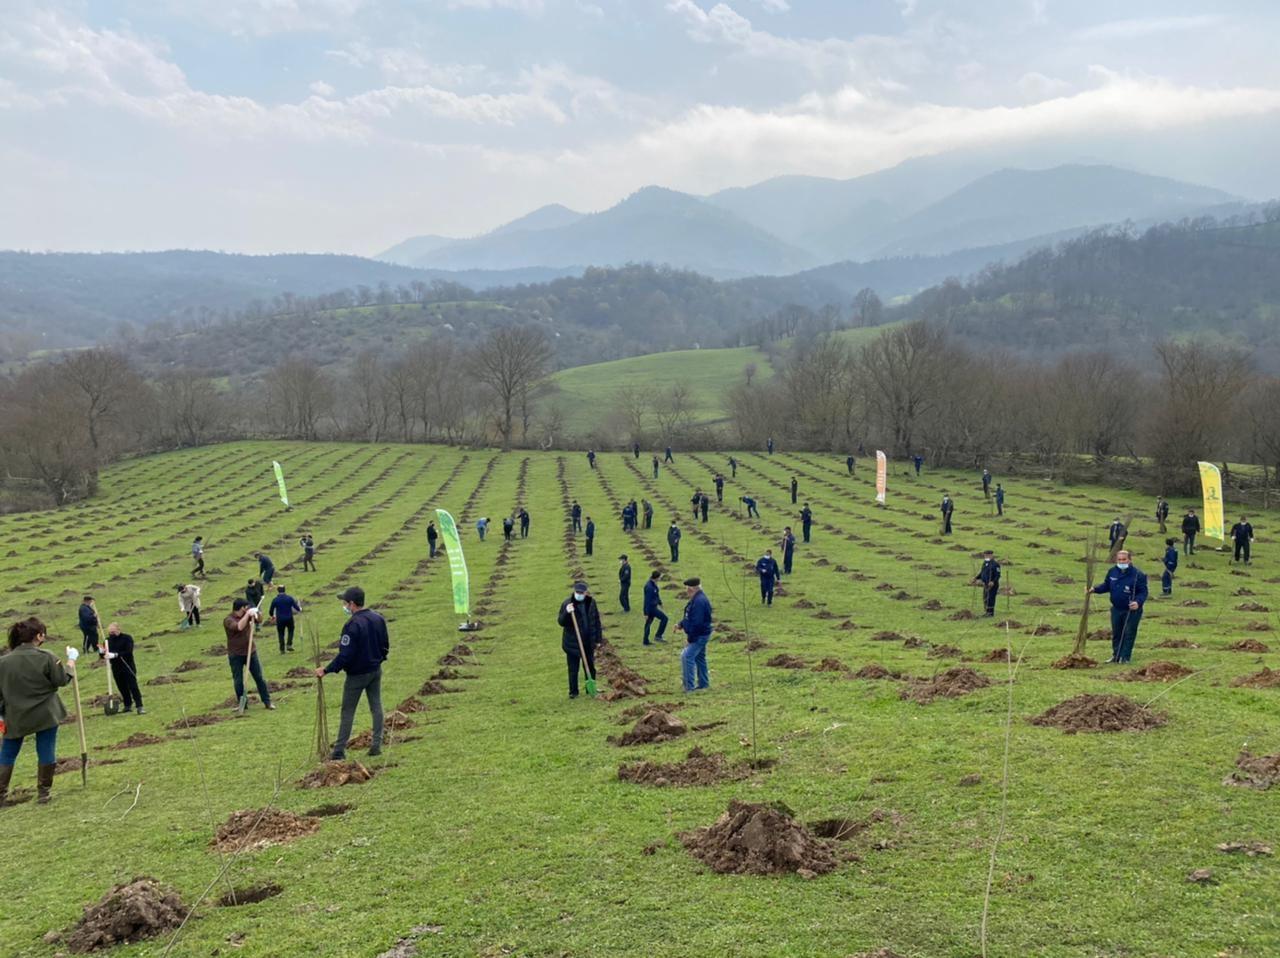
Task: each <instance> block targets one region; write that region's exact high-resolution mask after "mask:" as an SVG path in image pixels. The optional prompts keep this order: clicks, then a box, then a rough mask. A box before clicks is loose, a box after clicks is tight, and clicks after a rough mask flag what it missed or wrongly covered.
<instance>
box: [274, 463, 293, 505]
mask: <svg viewBox="0 0 1280 958" xmlns="http://www.w3.org/2000/svg"><path fill="white" fill-rule="evenodd" d="M271 465H272V466H273V467H275V470H276V485H278V486H279V487H280V501H281V502H283V503H284V507H285V508H286V509H288V508H289V492H288V490H286V489H285V487H284V469H282V468H281V466H280V463H278V462H276V461H275V460H272V462H271Z"/></svg>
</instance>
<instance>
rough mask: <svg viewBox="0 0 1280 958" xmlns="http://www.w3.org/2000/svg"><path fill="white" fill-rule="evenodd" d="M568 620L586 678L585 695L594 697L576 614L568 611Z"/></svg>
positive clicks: (594, 691) (594, 692)
mask: <svg viewBox="0 0 1280 958" xmlns="http://www.w3.org/2000/svg"><path fill="white" fill-rule="evenodd" d="M569 618H570V619H572V620H573V634H574V635H576V636H577V637H578V651H579V652H580V653H581V654H582V671H583V672H585V673H586V676H587V694H588V695H589V696H591V697H592V698H595V696H596V680H595V679H593V678H592V677H591V668H590V667H589V666H588V665H587V647H586V646H585V645H583V644H582V632H581V630H580V629H579V628H578V613H577V612H575V611H573V610H570V612H569Z"/></svg>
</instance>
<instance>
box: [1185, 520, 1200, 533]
mask: <svg viewBox="0 0 1280 958" xmlns="http://www.w3.org/2000/svg"><path fill="white" fill-rule="evenodd" d="M1199 531H1200V517H1199V516H1183V517H1182V534H1183V535H1189V534H1191V533H1192V532H1199Z"/></svg>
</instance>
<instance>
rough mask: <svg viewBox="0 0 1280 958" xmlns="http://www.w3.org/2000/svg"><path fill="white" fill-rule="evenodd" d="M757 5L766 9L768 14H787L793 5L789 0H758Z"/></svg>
mask: <svg viewBox="0 0 1280 958" xmlns="http://www.w3.org/2000/svg"><path fill="white" fill-rule="evenodd" d="M756 3H758V4H760V6H762V7H764V9H765V11H766V12H768V13H786V12H787V11H788V10H790V9H791V4H790V3H788V2H787V0H756Z"/></svg>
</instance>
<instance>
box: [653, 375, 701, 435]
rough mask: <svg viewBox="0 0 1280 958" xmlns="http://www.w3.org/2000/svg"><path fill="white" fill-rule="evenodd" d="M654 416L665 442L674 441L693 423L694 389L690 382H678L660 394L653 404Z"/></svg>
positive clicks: (659, 433) (659, 432)
mask: <svg viewBox="0 0 1280 958" xmlns="http://www.w3.org/2000/svg"><path fill="white" fill-rule="evenodd" d="M653 418H654V421H655V423H656V424H657V426H658V437H659V438H660V439H661V440H662V441H663V442H664V443H671V442H674V441H675V440H676V439H677V438H678V437H679V436H680V435H681V434H682V433H683V432H685V430H687V429H688V428H689V427H690V426H691V425H692V424H693V390H692V389H690V388H689V384H688V383H684V382H678V383H676V384H675V385H674V386H672V387H671V388H670V389H668V390H667V391H666V392H665V393H663V394H662V395H661V396H659V397H658V399H657V401H656V402H655V403H654V405H653Z"/></svg>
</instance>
